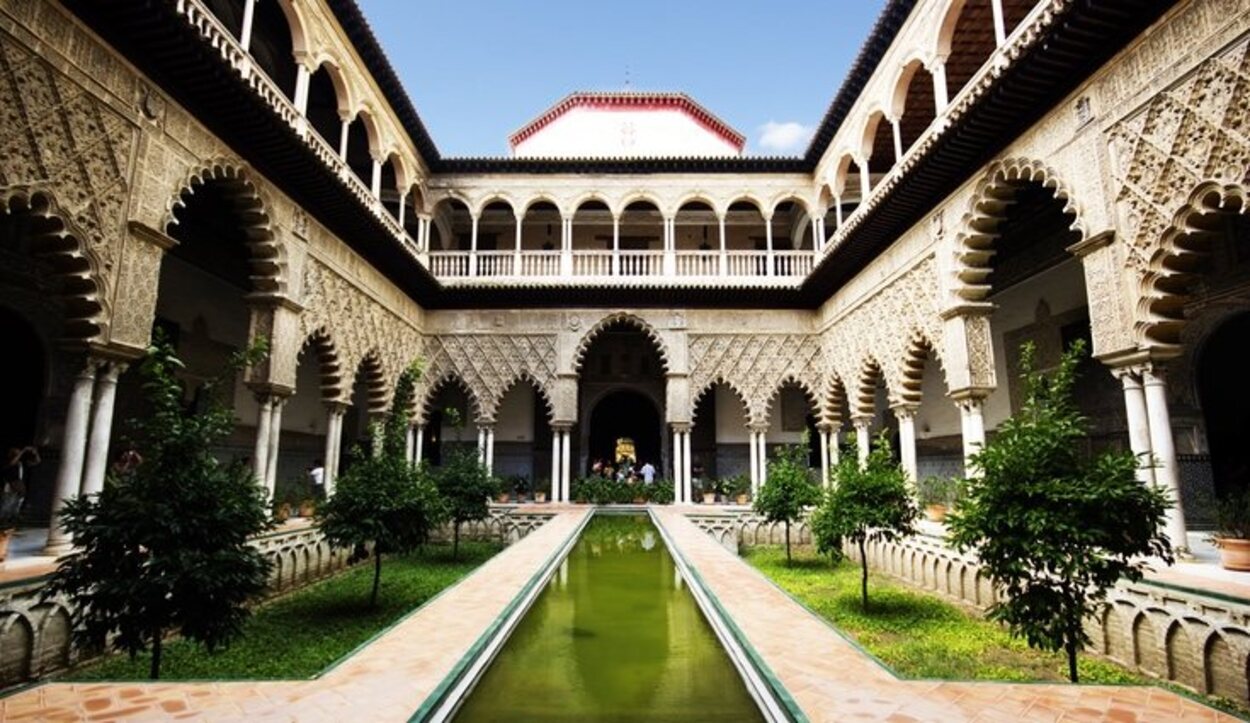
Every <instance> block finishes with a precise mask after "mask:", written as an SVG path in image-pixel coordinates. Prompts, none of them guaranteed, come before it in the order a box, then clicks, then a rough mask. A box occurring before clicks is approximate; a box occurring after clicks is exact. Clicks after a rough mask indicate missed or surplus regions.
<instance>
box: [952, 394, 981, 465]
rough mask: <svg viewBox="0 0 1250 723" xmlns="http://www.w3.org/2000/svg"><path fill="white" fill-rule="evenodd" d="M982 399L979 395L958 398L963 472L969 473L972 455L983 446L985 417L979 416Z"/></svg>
mask: <svg viewBox="0 0 1250 723" xmlns="http://www.w3.org/2000/svg"><path fill="white" fill-rule="evenodd" d="M983 402H984V400H982V399H981V398H979V397H966V398H964V399H960V400H959V402H958V404H959V412H960V424H961V427H962V430H963V438H964V474H965V475H968V474H970V471H969V470H971V467H972V456H973V455H974V454H976V453H977V452H979V451H981V448H982V447H984V446H985V419H984V418H983V417H982V416H981V406H982V404H983Z"/></svg>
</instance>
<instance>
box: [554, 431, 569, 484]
mask: <svg viewBox="0 0 1250 723" xmlns="http://www.w3.org/2000/svg"><path fill="white" fill-rule="evenodd" d="M561 489H562V488H561V486H560V432H559V430H556V429H552V430H551V501H552V502H568V500H566V499H563V498H561V497H560V490H561Z"/></svg>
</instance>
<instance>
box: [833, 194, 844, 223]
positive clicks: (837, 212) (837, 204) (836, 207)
mask: <svg viewBox="0 0 1250 723" xmlns="http://www.w3.org/2000/svg"><path fill="white" fill-rule="evenodd" d="M833 218H834V224H835V225H834V229H833V230H834V231H837V230H838V229H840V228H842V197H841V196H834V197H833Z"/></svg>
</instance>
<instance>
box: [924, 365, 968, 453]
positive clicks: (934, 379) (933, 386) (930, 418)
mask: <svg viewBox="0 0 1250 723" xmlns="http://www.w3.org/2000/svg"><path fill="white" fill-rule="evenodd" d="M920 395H921V396H920V409H919V411H917V412H916V437H917V438H919V439H929V438H930V437H945V436H948V435H952V434H962V433H963V430H962V429H961V427H960V418H959V408H958V407H956V406H955V403H954V402H953V401H951V399H950V397H948V396H946V380H945V379H943V377H942V370H941V369H940V368H939V366H938V364H937V362H936V361H933V360H930V361H929V362H928V363H926V364H925V367H924V377H923V379H921V382H920Z"/></svg>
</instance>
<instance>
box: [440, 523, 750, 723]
mask: <svg viewBox="0 0 1250 723" xmlns="http://www.w3.org/2000/svg"><path fill="white" fill-rule="evenodd" d="M456 720H457V721H550V720H570V721H572V720H576V721H608V720H610V721H631V720H636V721H696V720H697V721H709V720H725V721H728V720H732V721H752V720H763V717H762V716H761V714H760V712H759V709H758V708H757V707H756V704H755V701H754V700H753V699H752V698H751V695H750V694H749V693H748V692H747V689H746V687H745V685H744V684H743V682H742V679H741V677H739V675H738V671H737V669H736V668H735V667H734V664H733V663H732V662H731V661H730V659H729V656H728V655H727V654H726V653H725V651H724V650H723V649H722V648H721V645H720V641H719V640H718V639H717V638H716V634H715V633H714V632H713V631H712V628H711V626H710V625H708V623H707V621H706V620H705V619H704V617H703V614H702V613H701V612H700V610H699V607H698V605H697V604H696V603H695V600H694V598H693V597H692V596H691V595H690V593H689V592H688V591H687V590H686V589H685V588H684V586H683V585H682V583H681V581H680V578H679V575H678V573H677V568H676V567H675V566H674V564H673V560H672V558H671V557H669V554H668V550H667V549H666V547H665V545H664V541H663V540H662V539H661V537H660V534H659V532H658V531H657V530H656V529H655V527H654V526H652V524H651V521H650V520H649V519H648V518H646V517H643V516H639V515H598V516H596V517H595V518H594V519H592V520H591V521H590V523H589V524H588V525H587V526H586V528H585V529H584V530H583V531H582V535H581V538H580V539H579V540H578V542H577V544H576V545H575V546H574V547H573V549H572V550H571V551H570V552H569V556H568V558H567V560H566V561H565V564H564V565H562V566H561V569H560V571H559V572H558V573H557V574H556V575H554V576H553V577H552V579H551V581H550V583H549V584H548V586H547V589H546V590H545V591H543V593H542V594H541V595H540V596H539V597H538V599H537V600H535V601H534V605H533V607H531V608H530V610H529V612H528V613H527V614H526V616H525V618H524V619H523V620H522V621H521V622H520V624H519V625H517V627H516V629H515V630H514V631H513V633H512V636H511V637H510V638H509V639H508V641H507V643H506V644H505V645H504V646H503V648H502V649H501V650H500V652H499V654H498V656H497V657H496V658H495V660H494V661H493V662H492V663H491V665H490V667H489V668H487V670H486V672H485V673H484V674H483V675H482V677H481V679H480V680H479V681H478V683H477V685H476V687H475V688H474V689H473V691H472V692H471V693H470V694H469V697H468V698H467V699H466V700H465V702H464V704H463V705H462V707H461V708H460V710H459V711H458V713H457V714H456Z"/></svg>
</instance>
